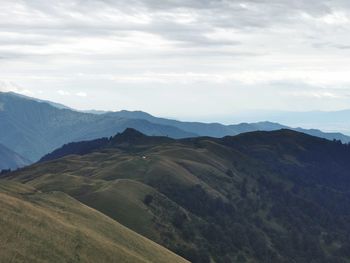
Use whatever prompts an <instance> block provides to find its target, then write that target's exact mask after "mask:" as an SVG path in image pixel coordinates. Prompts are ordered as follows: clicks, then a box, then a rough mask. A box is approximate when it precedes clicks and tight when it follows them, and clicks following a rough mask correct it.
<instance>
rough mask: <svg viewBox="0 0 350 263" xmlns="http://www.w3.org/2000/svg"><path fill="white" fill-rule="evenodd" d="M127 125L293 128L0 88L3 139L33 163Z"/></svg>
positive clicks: (225, 131) (197, 130) (173, 133)
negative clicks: (83, 106)
mask: <svg viewBox="0 0 350 263" xmlns="http://www.w3.org/2000/svg"><path fill="white" fill-rule="evenodd" d="M126 128H134V129H137V130H139V131H141V132H143V133H145V134H147V135H157V136H168V137H171V138H188V137H198V136H211V137H224V136H227V135H237V134H240V133H244V132H250V131H257V130H265V131H270V130H279V129H284V128H289V127H287V126H284V125H281V124H278V123H271V122H258V123H241V124H236V125H223V124H220V123H200V122H182V121H177V120H170V119H165V118H157V117H154V116H152V115H150V114H148V113H145V112H142V111H133V112H132V111H119V112H107V113H102V112H99V114H92V113H84V112H79V111H74V110H71V109H70V108H68V107H66V106H64V105H61V104H57V103H52V102H48V101H43V100H38V99H35V98H30V97H27V96H23V95H18V94H16V93H0V143H1V144H3V145H5V146H6V147H7V148H9V149H11V150H12V151H14V152H16V153H18V154H19V155H21V156H23V157H24V158H25V159H28V160H30V161H31V162H35V161H37V160H39V159H40V158H41V157H43V156H44V155H46V154H47V153H49V152H52V151H53V150H54V149H56V148H59V147H60V146H62V145H64V144H66V143H70V142H74V141H82V140H92V139H97V138H102V137H110V136H112V135H114V134H116V133H118V132H122V131H123V130H125V129H126ZM294 130H297V131H300V132H304V133H307V134H310V135H315V136H318V137H323V138H327V139H329V140H333V139H336V140H341V141H343V142H346V143H347V142H350V137H349V136H345V135H343V134H340V133H324V132H322V131H319V130H306V129H301V128H296V129H294Z"/></svg>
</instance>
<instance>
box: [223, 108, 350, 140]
mask: <svg viewBox="0 0 350 263" xmlns="http://www.w3.org/2000/svg"><path fill="white" fill-rule="evenodd" d="M349 116H350V110H349V109H345V110H339V111H301V112H293V111H272V110H271V111H266V110H259V111H248V112H243V113H240V114H235V115H229V116H226V117H224V118H220V117H218V119H223V120H225V122H227V121H228V122H241V121H248V122H258V121H260V120H270V121H273V122H278V123H283V124H286V125H288V126H292V127H304V128H315V127H317V128H319V129H321V130H325V131H339V132H342V133H344V134H346V135H349V134H350V123H349V121H348V120H349Z"/></svg>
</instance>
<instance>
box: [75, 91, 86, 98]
mask: <svg viewBox="0 0 350 263" xmlns="http://www.w3.org/2000/svg"><path fill="white" fill-rule="evenodd" d="M75 95H77V96H78V97H87V94H86V93H85V92H78V93H76V94H75Z"/></svg>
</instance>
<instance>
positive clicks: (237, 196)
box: [5, 129, 350, 263]
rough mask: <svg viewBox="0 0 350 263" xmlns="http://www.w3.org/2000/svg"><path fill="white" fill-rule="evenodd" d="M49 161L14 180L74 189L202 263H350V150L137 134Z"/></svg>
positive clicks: (72, 149) (257, 137)
mask: <svg viewBox="0 0 350 263" xmlns="http://www.w3.org/2000/svg"><path fill="white" fill-rule="evenodd" d="M77 149H78V150H77ZM71 153H79V154H74V155H71ZM56 157H61V158H59V159H55V158H56ZM45 160H47V161H46V162H43V163H39V164H35V165H32V166H30V167H27V168H24V169H22V170H20V171H17V172H15V173H11V174H7V175H5V177H6V179H7V180H15V181H18V182H21V183H24V184H26V185H28V186H31V187H35V188H36V189H38V190H40V191H43V192H52V191H62V192H65V193H67V194H68V195H70V196H72V197H74V198H76V199H77V200H79V201H81V202H83V203H84V204H86V205H88V206H91V207H93V208H95V209H97V210H99V211H100V212H102V213H104V214H106V215H108V216H110V217H111V218H113V219H115V220H117V221H118V222H120V223H121V224H123V225H125V226H127V227H129V228H131V229H133V230H134V231H136V232H138V233H140V234H142V235H144V236H146V237H148V238H150V239H152V240H154V241H156V242H157V243H159V244H161V245H163V246H165V247H167V248H169V249H170V250H172V251H174V252H176V253H177V254H179V255H182V256H183V257H185V258H187V259H189V260H190V261H192V262H201V263H202V262H217V263H221V262H223V263H224V262H225V263H226V262H269V263H270V262H298V263H299V262H301V263H303V262H305V263H309V262H350V261H349V258H350V255H349V245H348V244H350V239H349V237H350V235H349V233H350V227H349V226H350V225H349V220H350V196H349V193H348V189H349V187H350V177H349V175H348V171H349V170H350V147H349V146H348V145H343V144H341V143H339V142H332V141H327V140H325V139H320V138H316V137H312V136H308V135H305V134H302V133H298V132H293V131H289V130H281V131H274V132H253V133H247V134H242V135H239V136H235V137H225V138H222V139H216V138H209V137H201V138H193V139H184V140H171V139H168V138H162V137H147V136H144V135H142V134H140V133H138V132H137V131H134V130H130V129H129V130H127V131H125V132H124V133H123V134H119V135H117V136H115V137H113V138H111V139H107V140H103V141H101V143H99V144H97V145H96V142H93V143H92V145H89V142H82V143H81V144H79V143H78V144H70V145H66V146H65V147H63V148H61V149H59V150H58V151H56V152H54V153H52V154H51V155H49V156H48V157H47V158H46V159H45Z"/></svg>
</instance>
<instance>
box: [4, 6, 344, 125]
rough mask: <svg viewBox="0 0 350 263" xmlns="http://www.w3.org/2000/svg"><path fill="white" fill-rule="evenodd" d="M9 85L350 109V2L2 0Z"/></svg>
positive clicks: (215, 108)
mask: <svg viewBox="0 0 350 263" xmlns="http://www.w3.org/2000/svg"><path fill="white" fill-rule="evenodd" d="M0 10H1V12H0V90H1V91H15V92H18V93H22V94H25V95H28V96H33V97H37V98H41V99H48V100H52V101H55V102H60V103H63V104H65V105H68V106H70V107H73V108H77V109H97V110H121V109H128V110H143V111H147V112H150V113H152V114H155V115H157V116H166V117H173V118H177V119H198V120H214V119H215V118H220V116H226V118H227V116H230V115H231V114H232V115H233V114H237V113H239V112H244V111H250V110H286V111H309V110H339V109H346V108H350V59H349V58H350V1H348V0H307V1H306V0H250V1H236V0H230V1H227V0H162V1H160V0H128V1H126V0H124V1H120V0H80V1H78V0H56V1H47V0H22V1H18V0H0Z"/></svg>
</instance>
